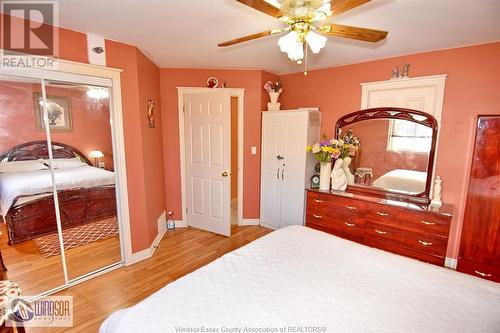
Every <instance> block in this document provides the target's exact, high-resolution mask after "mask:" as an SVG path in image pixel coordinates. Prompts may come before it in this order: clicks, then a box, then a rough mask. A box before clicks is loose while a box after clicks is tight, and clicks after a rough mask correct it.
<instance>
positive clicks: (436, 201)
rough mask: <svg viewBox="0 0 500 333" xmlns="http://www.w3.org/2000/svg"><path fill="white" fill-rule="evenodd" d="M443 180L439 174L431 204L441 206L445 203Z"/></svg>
mask: <svg viewBox="0 0 500 333" xmlns="http://www.w3.org/2000/svg"><path fill="white" fill-rule="evenodd" d="M442 182H443V180H442V179H441V177H439V176H437V177H436V180H435V181H434V198H433V199H432V201H431V206H434V207H441V206H442V205H443V202H442V201H441V191H442V185H441V183H442Z"/></svg>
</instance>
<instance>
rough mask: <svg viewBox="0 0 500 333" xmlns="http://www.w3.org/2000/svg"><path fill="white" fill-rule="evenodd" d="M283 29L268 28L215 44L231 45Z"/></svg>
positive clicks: (273, 33)
mask: <svg viewBox="0 0 500 333" xmlns="http://www.w3.org/2000/svg"><path fill="white" fill-rule="evenodd" d="M284 30H285V29H274V30H269V31H263V32H259V33H256V34H253V35H248V36H245V37H240V38H236V39H232V40H229V41H227V42H224V43H219V44H217V46H219V47H225V46H231V45H234V44H239V43H243V42H248V41H249V40H253V39H258V38H261V37H266V36H270V35H275V34H278V33H280V32H282V31H284Z"/></svg>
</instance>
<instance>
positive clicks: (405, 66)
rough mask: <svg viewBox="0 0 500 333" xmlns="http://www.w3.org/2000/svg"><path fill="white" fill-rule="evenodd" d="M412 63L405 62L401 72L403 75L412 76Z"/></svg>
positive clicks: (405, 76)
mask: <svg viewBox="0 0 500 333" xmlns="http://www.w3.org/2000/svg"><path fill="white" fill-rule="evenodd" d="M409 71H410V64H405V65H404V67H403V72H402V73H401V77H403V78H409V77H410V73H409Z"/></svg>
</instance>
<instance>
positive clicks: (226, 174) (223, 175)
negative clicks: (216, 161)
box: [222, 171, 230, 177]
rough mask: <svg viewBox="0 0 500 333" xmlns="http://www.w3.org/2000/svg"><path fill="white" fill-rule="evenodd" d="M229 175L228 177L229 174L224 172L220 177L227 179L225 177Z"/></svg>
mask: <svg viewBox="0 0 500 333" xmlns="http://www.w3.org/2000/svg"><path fill="white" fill-rule="evenodd" d="M229 175H230V173H229V172H227V171H224V172H223V173H222V177H227V176H229Z"/></svg>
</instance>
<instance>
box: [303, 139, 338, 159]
mask: <svg viewBox="0 0 500 333" xmlns="http://www.w3.org/2000/svg"><path fill="white" fill-rule="evenodd" d="M342 147H343V142H341V140H335V139H331V140H328V139H326V138H325V137H323V140H321V141H320V142H317V143H315V144H314V145H312V146H307V148H306V150H307V151H308V152H312V153H313V155H314V157H315V158H316V160H317V161H318V162H321V163H330V162H331V161H332V159H335V158H338V157H339V156H340V154H341V153H342Z"/></svg>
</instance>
